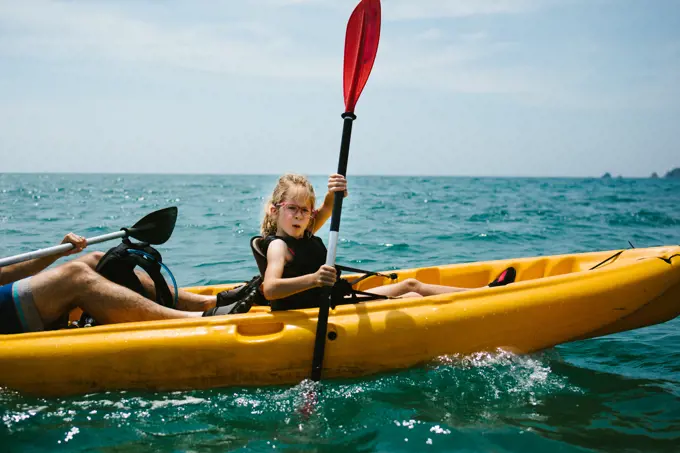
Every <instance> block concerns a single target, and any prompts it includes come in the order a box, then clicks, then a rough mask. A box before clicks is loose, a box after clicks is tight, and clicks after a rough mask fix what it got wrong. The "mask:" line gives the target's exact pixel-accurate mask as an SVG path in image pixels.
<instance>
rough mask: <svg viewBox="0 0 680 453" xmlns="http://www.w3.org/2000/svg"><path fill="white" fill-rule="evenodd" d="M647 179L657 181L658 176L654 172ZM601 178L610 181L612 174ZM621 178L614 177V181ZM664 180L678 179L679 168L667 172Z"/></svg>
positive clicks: (679, 177) (679, 175) (606, 174)
mask: <svg viewBox="0 0 680 453" xmlns="http://www.w3.org/2000/svg"><path fill="white" fill-rule="evenodd" d="M649 177H650V178H652V179H658V178H659V175H658V174H657V173H656V172H654V173H652V174H651V175H650V176H649ZM601 178H602V179H612V174H611V173H609V172H607V173H605V174H604V175H602V176H601ZM621 178H623V176H621V175H619V176H617V177H616V179H621ZM664 178H666V179H680V167H677V168H674V169H672V170H671V171H669V172H668V173H666V175H665V176H664Z"/></svg>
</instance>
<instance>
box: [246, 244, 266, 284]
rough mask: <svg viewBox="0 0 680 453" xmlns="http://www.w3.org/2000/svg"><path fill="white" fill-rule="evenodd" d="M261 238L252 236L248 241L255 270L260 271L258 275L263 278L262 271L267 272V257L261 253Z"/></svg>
mask: <svg viewBox="0 0 680 453" xmlns="http://www.w3.org/2000/svg"><path fill="white" fill-rule="evenodd" d="M262 240H263V237H262V236H254V237H252V238H251V239H250V249H251V250H252V252H253V256H254V257H255V262H256V263H257V268H258V269H259V270H260V275H261V276H263V277H264V271H266V270H267V256H266V255H265V254H264V252H263V251H262Z"/></svg>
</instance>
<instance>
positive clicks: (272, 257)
mask: <svg viewBox="0 0 680 453" xmlns="http://www.w3.org/2000/svg"><path fill="white" fill-rule="evenodd" d="M286 251H287V248H286V243H285V242H283V241H282V240H280V239H278V240H275V241H273V242H272V243H271V244H269V249H268V250H267V270H266V271H265V273H264V282H263V283H262V293H263V294H264V297H265V298H266V299H267V300H276V299H283V298H284V297H288V296H292V295H293V294H297V293H299V292H302V291H305V290H308V289H310V288H316V287H318V286H332V285H333V284H334V283H335V268H333V267H330V266H325V265H324V266H321V267H320V268H319V270H318V271H316V272H315V273H313V274H307V275H303V276H301V277H293V278H282V275H283V268H284V266H285V265H286Z"/></svg>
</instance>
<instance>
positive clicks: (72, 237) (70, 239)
mask: <svg viewBox="0 0 680 453" xmlns="http://www.w3.org/2000/svg"><path fill="white" fill-rule="evenodd" d="M61 243H62V244H73V248H72V249H71V250H68V251H66V252H63V253H62V255H61V256H68V255H73V254H74V253H79V252H81V251H82V250H83V249H84V248H85V247H87V239H85V238H84V237H82V236H78V235H77V234H75V233H69V234H67V235H66V236H64V239H63V240H62V241H61Z"/></svg>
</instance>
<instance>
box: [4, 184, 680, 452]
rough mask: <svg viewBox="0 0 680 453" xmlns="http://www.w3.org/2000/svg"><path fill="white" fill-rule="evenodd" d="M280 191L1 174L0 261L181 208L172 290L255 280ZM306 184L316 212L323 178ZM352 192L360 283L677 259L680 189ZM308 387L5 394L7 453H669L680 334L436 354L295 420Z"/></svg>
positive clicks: (324, 386) (679, 330)
mask: <svg viewBox="0 0 680 453" xmlns="http://www.w3.org/2000/svg"><path fill="white" fill-rule="evenodd" d="M276 179H277V177H276V176H273V175H269V176H247V175H223V176H219V175H199V176H196V175H111V174H106V175H84V174H40V175H38V174H0V206H1V207H2V208H1V209H0V257H5V256H10V255H15V254H18V253H22V252H26V251H30V250H34V249H37V248H41V247H47V246H51V245H54V244H57V243H59V242H60V241H61V239H62V237H63V236H64V234H66V233H67V232H69V231H74V232H76V233H78V234H81V235H84V236H86V237H91V236H96V235H100V234H104V233H108V232H112V231H117V230H119V229H120V228H121V227H128V226H131V225H132V224H134V223H135V222H136V221H137V220H139V219H140V218H141V217H143V216H144V215H145V214H148V213H149V212H151V211H154V210H156V209H160V208H163V207H167V206H177V207H178V208H179V218H178V221H177V226H176V228H175V231H174V234H173V236H172V238H171V239H170V241H168V242H167V243H166V244H164V245H162V246H159V247H158V248H159V250H160V251H161V253H162V254H163V261H164V263H166V264H167V265H168V266H169V268H170V269H171V270H172V272H173V273H174V275H175V277H176V279H177V280H178V283H179V285H180V286H193V285H208V284H216V283H224V282H238V281H243V280H247V279H250V278H251V277H252V276H254V275H256V274H257V268H256V265H255V262H254V259H253V257H252V255H251V252H250V248H249V239H250V237H252V236H254V235H256V234H258V232H259V224H260V220H261V216H262V212H263V206H264V203H265V200H266V198H267V197H268V195H269V194H270V192H271V190H272V189H273V186H274V184H275V182H276ZM311 180H312V182H313V183H314V186H315V187H316V189H317V196H318V197H319V198H321V197H323V194H324V193H325V185H326V177H324V176H313V177H311ZM349 190H350V195H349V197H348V198H347V199H346V200H345V203H344V208H343V215H342V223H341V227H340V244H339V249H338V262H339V263H340V264H346V265H349V266H355V267H363V268H367V269H374V270H389V269H399V268H407V267H408V268H411V267H421V266H430V265H437V264H446V263H460V262H470V261H484V260H491V259H502V258H512V257H522V256H537V255H554V254H562V253H576V252H587V251H596V250H620V249H624V248H629V247H631V246H634V247H650V246H655V245H672V244H680V209H679V208H680V182H678V181H674V180H666V179H607V180H605V179H596V178H592V179H575V178H563V179H562V178H471V177H426V176H419V177H385V176H351V175H350V178H349ZM319 236H321V237H322V238H323V239H324V240H326V239H327V237H328V225H326V226H325V227H324V228H322V230H321V231H320V232H319ZM114 245H115V242H111V243H105V244H99V245H96V246H93V247H92V248H91V249H92V250H106V249H108V248H109V247H112V246H114ZM1 372H2V370H0V373H1ZM312 385H313V384H311V383H310V382H306V381H305V382H302V383H300V384H299V385H297V386H281V387H261V388H225V389H213V390H207V391H206V390H202V391H188V392H186V391H185V392H166V393H157V392H106V393H99V394H88V395H80V396H73V397H66V398H64V397H62V398H35V397H28V396H24V395H21V394H18V393H16V392H12V391H9V390H6V389H0V417H1V419H2V423H1V424H0V452H48V451H49V452H52V451H67V452H92V451H97V452H203V451H208V452H222V451H277V450H283V451H290V452H296V451H300V452H326V451H327V452H331V451H332V452H339V451H341V452H372V451H376V452H421V451H432V452H435V451H439V452H453V451H457V452H458V451H460V452H463V451H464V452H473V451H482V452H515V451H517V452H519V451H521V452H526V451H537V452H543V451H549V450H550V451H552V452H588V451H593V452H599V451H617V452H620V451H626V452H632V451H645V452H666V451H667V452H677V451H680V319H677V318H676V319H675V320H672V321H670V322H667V323H665V324H661V325H657V326H652V327H647V328H644V329H640V330H636V331H631V332H625V333H620V334H615V335H610V336H607V337H602V338H597V339H591V340H586V341H582V342H576V343H571V344H565V345H560V346H558V347H555V348H553V349H550V350H546V351H542V352H540V353H537V354H533V355H528V356H518V355H513V354H510V353H508V352H504V351H496V352H494V353H479V354H474V355H471V356H448V357H440V358H439V359H437V360H435V361H433V362H431V363H429V364H426V365H423V366H421V367H418V368H414V369H409V370H403V371H399V372H394V373H389V374H384V375H378V376H371V377H367V378H362V379H354V380H344V381H327V382H322V383H321V384H317V385H318V386H319V387H320V388H319V389H318V395H319V402H318V405H317V410H316V411H315V412H314V413H313V414H312V415H311V416H302V415H301V414H300V413H299V411H298V410H297V408H298V407H299V404H300V401H301V398H303V395H304V393H305V391H306V390H307V389H308V388H309V387H310V386H312Z"/></svg>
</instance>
